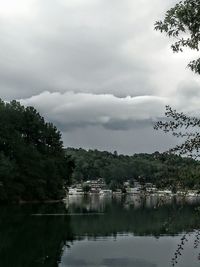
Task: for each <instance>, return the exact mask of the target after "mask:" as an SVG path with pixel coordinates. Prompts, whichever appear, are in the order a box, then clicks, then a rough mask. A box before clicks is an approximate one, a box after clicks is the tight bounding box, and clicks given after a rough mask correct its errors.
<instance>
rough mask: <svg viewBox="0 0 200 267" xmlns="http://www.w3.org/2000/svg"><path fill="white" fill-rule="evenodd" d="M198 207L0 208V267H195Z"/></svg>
mask: <svg viewBox="0 0 200 267" xmlns="http://www.w3.org/2000/svg"><path fill="white" fill-rule="evenodd" d="M199 202H200V201H199V199H197V198H192V199H181V198H157V197H153V196H151V197H150V196H149V197H147V198H142V197H140V196H127V197H116V198H114V199H113V198H111V197H99V196H95V195H94V196H90V197H82V196H80V197H77V196H76V197H70V198H68V199H66V201H65V203H61V204H48V205H47V204H45V205H21V206H1V207H0V266H5V267H33V266H34V267H35V266H36V267H39V266H48V267H58V266H59V267H66V266H67V267H68V266H73V267H74V266H132V267H134V266H137V267H155V266H162V267H164V266H166V267H167V266H171V265H175V264H177V266H182V267H188V266H190V267H196V266H199V261H198V258H199V254H198V253H199V250H198V249H199V243H200V231H199V230H198V229H199V228H200V227H199V224H200V221H199V215H200V214H199V209H198V206H199ZM33 215H40V216H33ZM41 215H42V216H41ZM52 215H53V216H52ZM55 215H57V216H55ZM183 237H184V238H183ZM171 259H172V261H171Z"/></svg>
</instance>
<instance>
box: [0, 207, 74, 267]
mask: <svg viewBox="0 0 200 267" xmlns="http://www.w3.org/2000/svg"><path fill="white" fill-rule="evenodd" d="M59 210H62V211H63V206H62V205H58V204H57V205H55V206H54V205H50V206H48V205H46V206H45V205H44V206H33V207H30V206H29V207H27V206H23V207H9V209H8V208H3V207H1V214H0V240H1V243H0V259H1V260H0V261H1V266H15V267H22V266H26V267H35V266H36V267H40V266H48V267H57V266H58V262H59V261H60V258H61V254H62V248H63V246H64V245H65V244H66V241H72V240H73V234H72V229H71V224H70V218H69V217H65V216H62V217H55V216H54V217H47V216H43V217H34V216H31V213H49V212H51V213H52V212H57V213H58V212H59Z"/></svg>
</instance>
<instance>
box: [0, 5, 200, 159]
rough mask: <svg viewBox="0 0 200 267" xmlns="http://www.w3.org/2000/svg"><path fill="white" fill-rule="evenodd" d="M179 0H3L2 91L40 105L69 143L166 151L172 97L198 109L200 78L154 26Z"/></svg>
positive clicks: (178, 104) (186, 108)
mask: <svg viewBox="0 0 200 267" xmlns="http://www.w3.org/2000/svg"><path fill="white" fill-rule="evenodd" d="M177 2H178V1H176V0H168V1H163V0H151V1H149V0H134V1H133V0H123V1H121V0H42V1H41V0H6V1H5V0H0V58H1V60H0V98H2V99H3V100H5V101H10V100H12V99H17V100H18V101H20V102H21V103H22V104H23V105H25V106H28V105H31V106H34V107H35V108H36V109H38V111H39V112H40V113H41V115H42V116H44V117H45V119H46V120H47V121H51V122H53V123H54V124H55V125H56V126H57V127H58V129H59V130H60V131H61V132H62V138H63V142H64V146H65V147H68V146H70V147H83V148H86V149H100V150H109V151H114V150H117V151H118V152H119V153H123V154H134V153H139V152H148V153H151V152H154V151H161V152H162V151H164V150H166V149H167V148H169V147H172V146H174V145H175V144H176V142H177V140H176V139H174V138H172V137H171V136H168V135H165V134H163V133H162V132H157V131H155V130H154V129H153V123H154V122H155V121H157V120H158V119H159V118H163V116H164V111H165V105H171V106H172V107H173V108H175V109H177V110H178V111H183V112H187V113H189V114H199V108H200V90H199V86H200V78H199V77H198V75H195V74H194V73H192V72H191V71H190V70H189V69H188V68H187V67H186V66H187V63H188V62H189V61H190V60H192V59H195V58H196V57H198V54H197V53H195V52H191V51H189V50H186V51H184V53H178V54H174V53H173V52H172V51H171V49H170V46H171V44H172V42H173V40H170V39H168V38H167V37H166V36H165V35H163V34H161V33H159V32H156V31H155V30H154V23H155V21H157V20H160V19H162V18H163V17H164V14H165V12H166V10H168V9H169V8H170V7H172V6H173V5H174V4H175V3H177Z"/></svg>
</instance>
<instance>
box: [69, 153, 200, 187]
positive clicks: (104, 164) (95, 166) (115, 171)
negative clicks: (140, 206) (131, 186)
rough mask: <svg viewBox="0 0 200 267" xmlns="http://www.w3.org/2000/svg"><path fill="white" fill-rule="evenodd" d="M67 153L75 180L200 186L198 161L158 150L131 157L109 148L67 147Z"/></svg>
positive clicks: (119, 183) (118, 183) (114, 185)
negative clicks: (73, 164) (104, 149)
mask: <svg viewBox="0 0 200 267" xmlns="http://www.w3.org/2000/svg"><path fill="white" fill-rule="evenodd" d="M65 152H66V155H68V156H71V157H72V159H73V160H74V163H75V168H74V171H73V174H72V182H74V183H76V182H81V181H86V180H95V179H97V178H99V177H102V178H104V179H105V181H106V183H107V185H108V186H109V187H110V188H111V189H114V188H117V187H118V188H119V187H121V186H122V185H123V182H125V181H127V180H130V181H133V180H134V179H135V180H137V181H139V182H141V183H145V182H151V183H154V184H155V185H156V186H157V187H159V188H165V187H169V186H171V185H174V186H176V187H178V186H179V187H181V188H200V164H199V161H197V160H194V159H191V158H186V157H181V156H179V155H173V154H166V153H159V152H155V153H153V154H147V153H140V154H134V155H132V156H128V155H118V154H117V152H116V151H115V152H114V153H111V152H107V151H98V150H96V149H95V150H88V151H87V150H84V149H82V148H79V149H75V148H67V149H66V150H65Z"/></svg>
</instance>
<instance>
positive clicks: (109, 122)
mask: <svg viewBox="0 0 200 267" xmlns="http://www.w3.org/2000/svg"><path fill="white" fill-rule="evenodd" d="M20 101H21V103H22V104H23V105H26V106H27V105H31V106H34V107H36V108H37V109H38V110H39V111H40V112H41V113H42V114H43V115H44V116H45V118H46V119H48V120H50V121H53V122H54V123H55V124H56V125H57V126H58V127H59V128H60V129H62V130H63V131H66V130H73V129H74V128H83V127H87V126H92V125H93V126H96V125H101V126H103V127H104V128H107V129H110V130H129V129H132V128H138V127H145V126H146V125H150V124H152V119H153V118H156V117H158V116H160V115H161V112H162V110H163V109H164V106H165V104H166V103H167V99H165V98H161V97H155V96H140V97H130V96H128V97H124V98H119V97H116V96H114V95H111V94H101V95H100V94H99V95H96V94H91V93H74V92H66V93H64V94H61V93H59V92H56V93H50V92H47V91H46V92H43V93H41V94H39V95H36V96H33V97H31V98H28V99H23V100H20Z"/></svg>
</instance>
